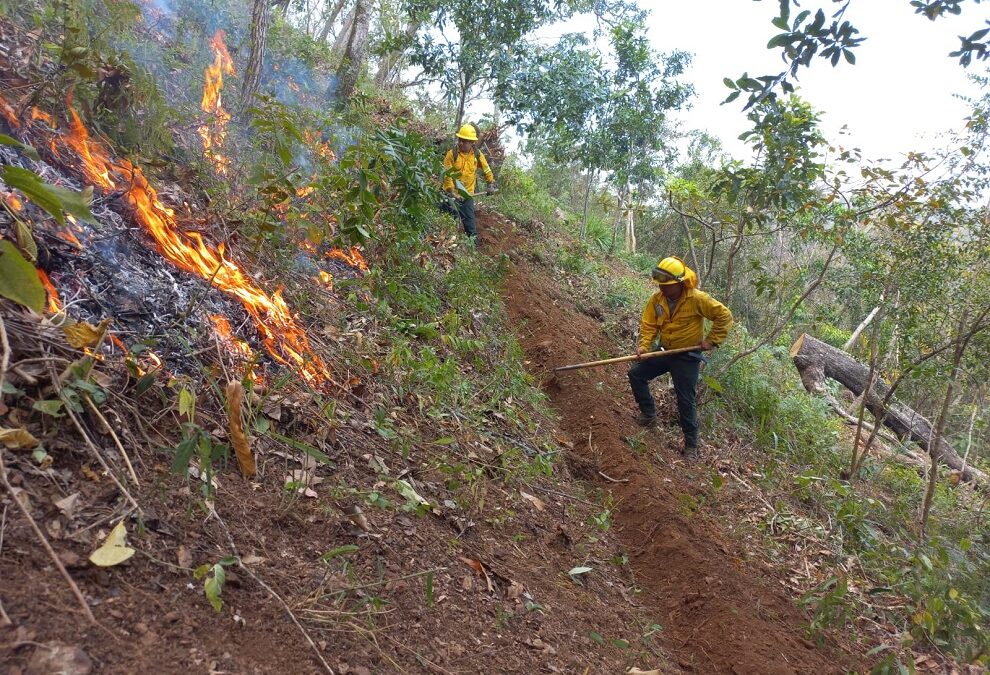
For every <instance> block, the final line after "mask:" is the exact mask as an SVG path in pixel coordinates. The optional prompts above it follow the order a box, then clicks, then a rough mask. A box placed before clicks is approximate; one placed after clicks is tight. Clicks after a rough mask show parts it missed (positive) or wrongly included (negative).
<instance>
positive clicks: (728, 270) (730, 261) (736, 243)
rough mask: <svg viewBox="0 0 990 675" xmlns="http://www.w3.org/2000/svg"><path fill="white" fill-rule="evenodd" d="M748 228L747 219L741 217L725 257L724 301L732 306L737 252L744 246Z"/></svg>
mask: <svg viewBox="0 0 990 675" xmlns="http://www.w3.org/2000/svg"><path fill="white" fill-rule="evenodd" d="M745 230H746V221H745V220H744V219H742V218H740V219H739V225H738V226H737V227H736V234H735V238H734V239H733V240H732V246H730V247H729V254H728V255H727V256H726V257H725V291H724V299H723V302H724V303H725V304H726V305H729V306H730V307H731V306H732V290H733V289H732V284H733V281H734V280H733V278H732V275H733V274H734V273H735V272H734V267H735V262H736V254H738V253H739V249H741V248H742V244H743V232H745Z"/></svg>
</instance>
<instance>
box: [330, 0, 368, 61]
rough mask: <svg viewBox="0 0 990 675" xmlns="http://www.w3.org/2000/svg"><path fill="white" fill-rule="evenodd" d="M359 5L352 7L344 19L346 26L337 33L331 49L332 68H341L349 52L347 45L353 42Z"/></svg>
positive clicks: (355, 4)
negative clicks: (352, 35) (352, 34)
mask: <svg viewBox="0 0 990 675" xmlns="http://www.w3.org/2000/svg"><path fill="white" fill-rule="evenodd" d="M359 4H361V3H358V2H356V3H354V6H353V7H351V11H349V12H348V13H347V15H346V16H345V17H344V25H343V26H342V27H341V29H340V32H339V33H337V38H336V39H335V40H334V41H333V47H331V48H330V66H331V67H335V68H339V67H340V63H341V62H342V61H343V60H344V53H345V52H346V51H347V45H348V43H349V42H350V41H351V33H353V32H354V16H355V14H356V13H357V8H358V5H359Z"/></svg>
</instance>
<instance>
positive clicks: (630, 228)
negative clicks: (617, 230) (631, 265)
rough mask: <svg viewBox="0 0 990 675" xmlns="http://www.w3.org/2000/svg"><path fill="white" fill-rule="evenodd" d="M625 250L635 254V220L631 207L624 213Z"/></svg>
mask: <svg viewBox="0 0 990 675" xmlns="http://www.w3.org/2000/svg"><path fill="white" fill-rule="evenodd" d="M626 250H627V251H629V252H630V253H635V252H636V218H635V213H634V209H633V208H632V206H630V207H629V209H628V210H627V211H626Z"/></svg>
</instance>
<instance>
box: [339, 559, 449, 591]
mask: <svg viewBox="0 0 990 675" xmlns="http://www.w3.org/2000/svg"><path fill="white" fill-rule="evenodd" d="M445 569H447V566H446V565H441V566H440V567H434V568H433V569H430V570H423V571H422V572H413V573H412V574H406V575H404V576H401V577H395V578H394V579H382V580H381V581H374V582H372V583H370V584H361V585H360V586H347V587H346V588H338V589H337V590H335V591H334V593H341V592H344V591H360V590H364V589H366V588H375V587H376V586H384V585H385V584H390V583H392V582H393V581H405V580H406V579H415V578H416V577H422V576H426V575H427V574H433V573H434V572H442V571H443V570H445Z"/></svg>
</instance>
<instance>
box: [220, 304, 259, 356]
mask: <svg viewBox="0 0 990 675" xmlns="http://www.w3.org/2000/svg"><path fill="white" fill-rule="evenodd" d="M210 321H212V322H213V329H214V330H215V331H216V332H217V335H218V336H220V339H221V341H222V342H226V343H228V344H229V345H230V346H231V348H232V349H233V350H234V351H236V352H237V353H238V354H240V355H241V356H244V357H245V358H248V359H250V358H252V357H254V350H252V349H251V347H250V345H248V343H246V342H244V341H243V340H240V339H238V338H237V337H235V336H234V332H233V331H232V330H231V329H230V322H229V321H227V317H225V316H223V315H222V314H211V315H210Z"/></svg>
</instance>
